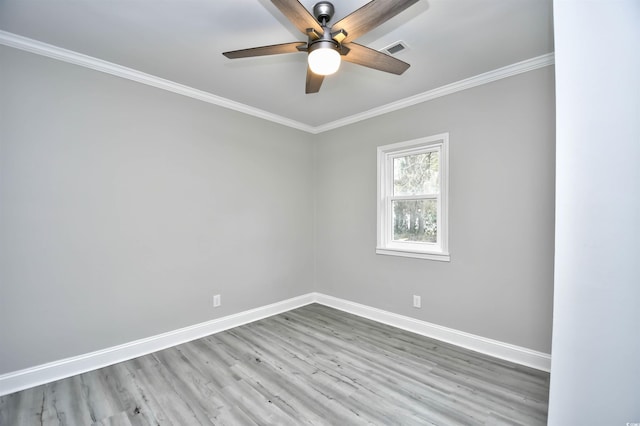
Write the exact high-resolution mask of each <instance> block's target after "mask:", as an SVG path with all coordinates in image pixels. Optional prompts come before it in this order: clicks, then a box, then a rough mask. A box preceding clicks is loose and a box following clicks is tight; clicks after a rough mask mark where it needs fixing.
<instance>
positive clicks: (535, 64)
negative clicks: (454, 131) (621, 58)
mask: <svg viewBox="0 0 640 426" xmlns="http://www.w3.org/2000/svg"><path fill="white" fill-rule="evenodd" d="M0 44H4V45H5V46H9V47H13V48H15V49H20V50H24V51H26V52H31V53H35V54H38V55H42V56H46V57H48V58H53V59H57V60H59V61H63V62H68V63H71V64H75V65H79V66H83V67H86V68H90V69H93V70H96V71H100V72H104V73H107V74H111V75H114V76H117V77H121V78H125V79H128V80H132V81H136V82H138V83H142V84H146V85H148V86H152V87H156V88H158V89H163V90H167V91H169V92H173V93H177V94H179V95H183V96H187V97H190V98H193V99H198V100H201V101H203V102H207V103H210V104H214V105H217V106H220V107H223V108H228V109H231V110H234V111H238V112H241V113H244V114H248V115H252V116H254V117H258V118H262V119H264V120H269V121H272V122H274V123H278V124H282V125H284V126H288V127H291V128H294V129H298V130H302V131H304V132H308V133H312V134H318V133H322V132H326V131H329V130H333V129H337V128H339V127H343V126H347V125H349V124H353V123H357V122H359V121H362V120H367V119H369V118H372V117H377V116H378V115H382V114H386V113H388V112H392V111H397V110H400V109H403V108H407V107H409V106H412V105H416V104H419V103H422V102H427V101H430V100H432V99H436V98H439V97H442V96H446V95H450V94H452V93H456V92H460V91H462V90H466V89H470V88H472V87H476V86H480V85H483V84H487V83H491V82H492V81H496V80H500V79H503V78H507V77H512V76H514V75H518V74H522V73H525V72H528V71H533V70H536V69H538V68H543V67H546V66H549V65H553V64H554V62H555V60H554V54H553V53H547V54H545V55H541V56H537V57H535V58H531V59H527V60H524V61H521V62H517V63H515V64H511V65H507V66H505V67H502V68H498V69H496V70H493V71H488V72H485V73H483V74H479V75H477V76H475V77H470V78H466V79H464V80H460V81H458V82H455V83H451V84H447V85H445V86H442V87H438V88H436V89H433V90H428V91H426V92H423V93H419V94H417V95H414V96H410V97H408V98H405V99H401V100H399V101H396V102H391V103H389V104H386V105H382V106H380V107H377V108H373V109H370V110H368V111H364V112H362V113H359V114H354V115H350V116H348V117H344V118H341V119H339V120H335V121H332V122H330V123H325V124H321V125H319V126H315V127H314V126H311V125H309V124H305V123H301V122H299V121H295V120H291V119H289V118H286V117H282V116H280V115H277V114H273V113H270V112H268V111H265V110H261V109H259V108H254V107H252V106H249V105H245V104H242V103H240V102H235V101H232V100H230V99H227V98H223V97H221V96H217V95H214V94H212V93H209V92H205V91H203V90H198V89H194V88H192V87H189V86H185V85H183V84H179V83H175V82H173V81H170V80H165V79H163V78H160V77H156V76H154V75H151V74H146V73H143V72H140V71H137V70H134V69H131V68H127V67H124V66H122V65H117V64H114V63H111V62H107V61H103V60H102V59H97V58H94V57H91V56H88V55H84V54H82V53H78V52H74V51H72V50H68V49H63V48H61V47H57V46H53V45H51V44H47V43H43V42H40V41H37V40H33V39H30V38H27V37H23V36H19V35H17V34H13V33H10V32H7V31H2V30H0Z"/></svg>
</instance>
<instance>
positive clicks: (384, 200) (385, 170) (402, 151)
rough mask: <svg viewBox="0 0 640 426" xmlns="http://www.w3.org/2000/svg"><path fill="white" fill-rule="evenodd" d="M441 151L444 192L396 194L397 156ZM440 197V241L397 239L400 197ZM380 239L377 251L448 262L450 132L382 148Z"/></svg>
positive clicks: (379, 191)
mask: <svg viewBox="0 0 640 426" xmlns="http://www.w3.org/2000/svg"><path fill="white" fill-rule="evenodd" d="M430 151H431V152H433V151H437V152H438V155H439V160H438V161H439V169H440V170H439V173H440V193H439V194H424V195H418V196H409V197H403V196H394V195H393V178H394V176H393V159H394V158H397V157H404V156H407V155H412V154H421V153H425V152H430ZM416 198H423V199H436V200H437V205H438V206H437V212H438V213H437V214H438V229H437V241H436V242H435V243H428V242H418V241H393V210H392V201H393V200H398V199H400V200H401V199H416ZM377 210H378V215H377V216H378V231H377V232H378V242H377V246H376V253H377V254H384V255H392V256H404V257H413V258H418V259H430V260H439V261H444V262H448V261H450V260H451V259H450V255H449V133H441V134H438V135H434V136H429V137H425V138H420V139H414V140H410V141H406V142H398V143H394V144H390V145H384V146H379V147H378V209H377Z"/></svg>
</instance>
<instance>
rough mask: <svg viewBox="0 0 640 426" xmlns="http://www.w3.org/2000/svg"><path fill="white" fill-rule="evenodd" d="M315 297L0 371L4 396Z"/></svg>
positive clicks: (310, 301) (191, 338) (293, 299)
mask: <svg viewBox="0 0 640 426" xmlns="http://www.w3.org/2000/svg"><path fill="white" fill-rule="evenodd" d="M314 301H315V295H314V294H313V293H309V294H305V295H302V296H298V297H294V298H292V299H287V300H283V301H281V302H277V303H273V304H271V305H266V306H261V307H259V308H255V309H250V310H248V311H244V312H239V313H237V314H233V315H228V316H226V317H222V318H217V319H214V320H211V321H207V322H203V323H200V324H195V325H192V326H189V327H184V328H181V329H178V330H173V331H169V332H166V333H162V334H158V335H156V336H151V337H147V338H144V339H139V340H135V341H133V342H129V343H125V344H122V345H118V346H113V347H111V348H106V349H102V350H99V351H95V352H91V353H88V354H84V355H79V356H74V357H70V358H65V359H62V360H59V361H54V362H49V363H47V364H42V365H38V366H36V367H31V368H26V369H24V370H19V371H14V372H11V373H7V374H3V375H0V396H2V395H6V394H10V393H13V392H17V391H19V390H22V389H27V388H31V387H34V386H38V385H41V384H44V383H49V382H52V381H54V380H60V379H64V378H66V377H71V376H75V375H76V374H81V373H85V372H87V371H91V370H96V369H98V368H102V367H106V366H108V365H113V364H116V363H119V362H123V361H127V360H130V359H133V358H137V357H139V356H142V355H147V354H150V353H152V352H156V351H159V350H162V349H166V348H169V347H172V346H176V345H179V344H182V343H185V342H189V341H191V340H195V339H200V338H202V337H205V336H209V335H211V334H215V333H219V332H221V331H224V330H228V329H230V328H233V327H238V326H240V325H243V324H247V323H250V322H253V321H258V320H260V319H263V318H266V317H270V316H272V315H277V314H280V313H282V312H286V311H290V310H292V309H296V308H299V307H301V306H305V305H308V304H310V303H313V302H314Z"/></svg>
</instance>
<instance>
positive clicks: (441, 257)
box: [376, 247, 451, 262]
mask: <svg viewBox="0 0 640 426" xmlns="http://www.w3.org/2000/svg"><path fill="white" fill-rule="evenodd" d="M376 254H383V255H386V256H401V257H413V258H415V259H427V260H437V261H439V262H450V261H451V257H450V256H449V253H433V252H432V253H426V252H421V251H410V250H400V249H390V248H380V247H377V248H376Z"/></svg>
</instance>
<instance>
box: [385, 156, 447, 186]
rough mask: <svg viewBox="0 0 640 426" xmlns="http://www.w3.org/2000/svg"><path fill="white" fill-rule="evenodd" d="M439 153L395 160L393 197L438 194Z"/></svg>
mask: <svg viewBox="0 0 640 426" xmlns="http://www.w3.org/2000/svg"><path fill="white" fill-rule="evenodd" d="M438 157H439V156H438V152H437V151H432V152H425V153H423V154H414V155H407V156H405V157H397V158H394V159H393V195H417V194H437V193H438V192H439V188H440V173H439V172H440V162H439V158H438Z"/></svg>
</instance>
